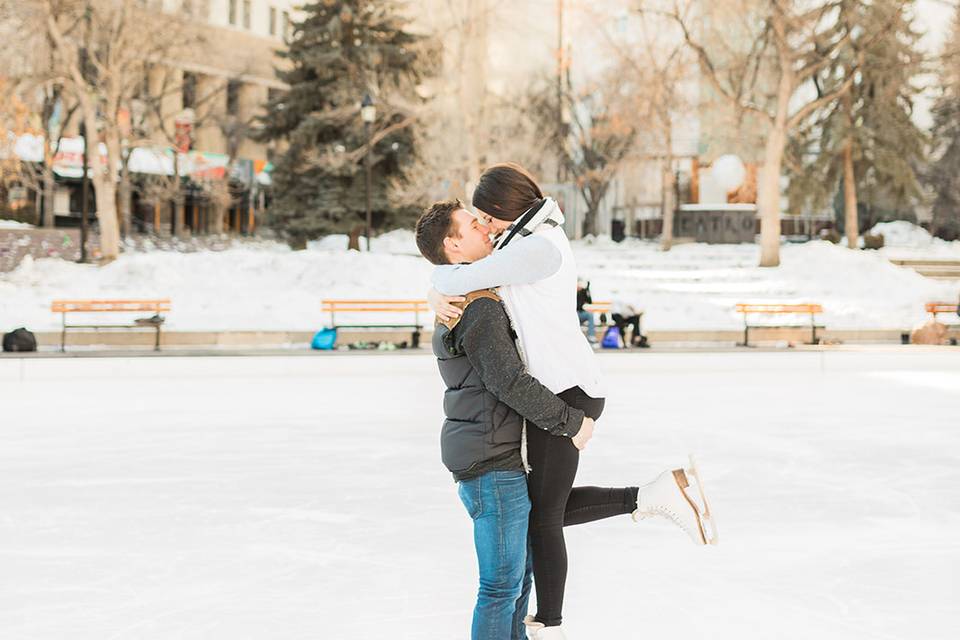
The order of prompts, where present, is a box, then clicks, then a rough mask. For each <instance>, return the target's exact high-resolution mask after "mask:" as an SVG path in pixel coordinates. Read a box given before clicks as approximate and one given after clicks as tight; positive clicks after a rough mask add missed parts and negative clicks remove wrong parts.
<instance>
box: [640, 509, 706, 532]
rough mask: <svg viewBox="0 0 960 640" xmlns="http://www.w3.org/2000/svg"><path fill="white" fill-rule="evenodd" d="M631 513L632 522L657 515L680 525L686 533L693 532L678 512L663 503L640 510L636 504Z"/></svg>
mask: <svg viewBox="0 0 960 640" xmlns="http://www.w3.org/2000/svg"><path fill="white" fill-rule="evenodd" d="M631 515H632V517H633V521H634V522H639V521H640V520H646V519H647V518H655V517H657V516H661V517H664V518H667V519H669V520H671V521H672V522H673V523H674V524H675V525H677V526H678V527H680V528H681V529H682V530H683V531H685V532H687V533H688V534H691V533H694V532H693V531H691V530H690V528H689V527H688V526H687V525H686V523H684V521H683V518H681V517H680V514H678V513H677V512H676V511H674V510H673V509H671V508H670V507H668V506H666V505H663V504H657V505H653V506H648V507H647V508H646V509H645V510H643V511H641V510H640V507H639V506H637V509H636V511H634V512H633V513H632V514H631Z"/></svg>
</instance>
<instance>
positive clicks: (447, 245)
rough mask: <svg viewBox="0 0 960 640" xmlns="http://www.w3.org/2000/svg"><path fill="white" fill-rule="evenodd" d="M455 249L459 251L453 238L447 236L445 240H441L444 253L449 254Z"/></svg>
mask: <svg viewBox="0 0 960 640" xmlns="http://www.w3.org/2000/svg"><path fill="white" fill-rule="evenodd" d="M457 249H459V247H458V246H457V241H456V239H455V238H453V237H452V236H447V237H446V238H444V239H443V250H444V251H446V252H447V253H450V252H451V251H456V250H457Z"/></svg>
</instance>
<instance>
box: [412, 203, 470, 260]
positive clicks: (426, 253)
mask: <svg viewBox="0 0 960 640" xmlns="http://www.w3.org/2000/svg"><path fill="white" fill-rule="evenodd" d="M460 209H463V203H462V202H460V201H459V200H443V201H441V202H435V203H434V204H433V206H431V207H430V208H429V209H427V211H426V213H424V214H423V215H422V216H420V219H419V220H417V231H416V236H417V248H418V249H420V253H422V254H423V257H424V258H426V259H427V260H429V261H430V262H432V263H433V264H450V259H449V258H447V253H446V251H445V250H444V248H443V241H444V240H445V239H446V238H448V237H451V236H453V237H457V231H456V229H454V227H453V212H454V211H458V210H460Z"/></svg>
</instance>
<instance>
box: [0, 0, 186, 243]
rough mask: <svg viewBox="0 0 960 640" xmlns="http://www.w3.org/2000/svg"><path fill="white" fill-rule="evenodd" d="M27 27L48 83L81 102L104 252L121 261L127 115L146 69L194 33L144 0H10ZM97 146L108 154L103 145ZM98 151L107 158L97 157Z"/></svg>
mask: <svg viewBox="0 0 960 640" xmlns="http://www.w3.org/2000/svg"><path fill="white" fill-rule="evenodd" d="M7 4H8V6H12V7H13V9H12V15H15V16H16V18H17V20H18V21H19V23H20V24H21V25H22V28H23V29H24V31H23V32H24V33H31V32H33V31H34V30H35V28H36V27H37V26H42V29H43V31H44V34H45V36H46V37H47V38H48V39H49V43H50V46H51V51H52V53H53V64H52V68H51V73H50V77H49V78H48V82H51V83H55V84H56V85H57V86H62V87H63V90H64V92H65V93H66V94H67V95H69V97H70V98H71V99H72V100H74V101H75V102H76V104H77V106H78V110H79V113H80V114H81V119H82V120H81V121H82V123H83V127H84V129H85V131H86V133H87V135H86V139H87V142H88V144H90V145H91V146H92V149H93V157H94V161H93V166H92V169H91V174H92V180H93V184H94V189H95V193H96V203H97V220H98V223H99V227H100V244H101V247H100V249H101V254H102V256H103V260H104V261H105V262H109V261H111V260H114V259H116V258H117V256H118V253H119V240H120V233H119V232H120V225H119V220H118V215H117V175H116V171H117V168H118V167H119V166H120V162H121V158H122V157H123V154H122V146H123V145H122V140H123V137H124V136H123V133H124V132H123V130H122V115H123V112H124V111H125V110H126V109H127V108H128V105H129V104H130V101H131V99H132V98H133V96H134V95H136V93H137V91H138V90H139V87H140V85H141V83H142V77H143V73H144V68H145V67H146V66H148V65H150V64H156V63H158V62H170V61H172V58H173V55H172V54H173V52H174V51H175V50H176V49H177V48H178V47H180V46H182V44H183V43H182V41H181V39H179V38H178V37H175V36H172V35H171V34H172V33H176V32H178V31H180V30H185V29H188V26H187V24H186V23H185V21H184V20H183V17H182V16H181V15H180V14H170V15H167V14H160V13H158V12H156V11H151V10H150V9H148V8H145V5H144V3H142V2H138V1H137V0H18V1H17V2H12V1H11V0H7ZM98 143H99V144H102V145H103V149H102V150H101V149H99V148H98ZM98 150H99V151H100V153H98Z"/></svg>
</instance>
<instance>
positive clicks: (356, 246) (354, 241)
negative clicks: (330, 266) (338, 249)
mask: <svg viewBox="0 0 960 640" xmlns="http://www.w3.org/2000/svg"><path fill="white" fill-rule="evenodd" d="M364 229H366V227H365V226H364V225H362V224H355V225H353V228H352V229H350V239H349V240H348V241H347V250H348V251H349V250H353V251H360V236H361V235H363V231H364Z"/></svg>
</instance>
